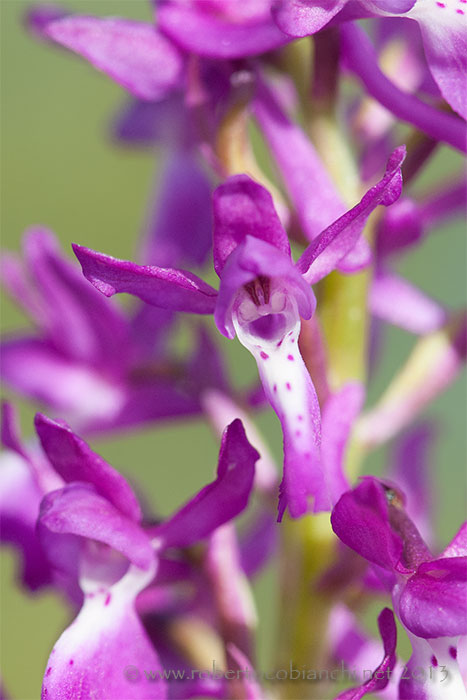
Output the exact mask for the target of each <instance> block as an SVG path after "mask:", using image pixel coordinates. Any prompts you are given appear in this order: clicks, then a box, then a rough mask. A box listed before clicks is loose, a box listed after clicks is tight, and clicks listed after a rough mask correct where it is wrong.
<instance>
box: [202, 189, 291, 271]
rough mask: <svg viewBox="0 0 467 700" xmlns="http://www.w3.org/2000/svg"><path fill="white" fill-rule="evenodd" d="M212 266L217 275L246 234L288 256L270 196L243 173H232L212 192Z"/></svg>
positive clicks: (288, 250) (287, 243) (287, 247)
mask: <svg viewBox="0 0 467 700" xmlns="http://www.w3.org/2000/svg"><path fill="white" fill-rule="evenodd" d="M213 206H214V268H215V270H216V272H217V274H218V275H219V277H220V276H221V273H222V270H223V268H224V265H225V263H226V261H227V258H228V257H229V255H230V254H231V253H232V252H233V251H234V250H235V248H236V247H237V246H238V245H239V244H240V243H242V242H243V241H244V240H245V238H246V237H247V236H252V237H254V238H259V239H260V240H262V241H265V242H266V243H269V244H270V245H273V246H275V247H276V248H277V249H278V250H280V251H281V252H282V253H284V254H285V255H288V256H290V245H289V239H288V237H287V234H286V232H285V231H284V228H283V226H282V224H281V222H280V219H279V217H278V215H277V213H276V210H275V209H274V204H273V201H272V197H271V195H270V194H269V192H268V191H267V190H266V189H265V188H264V187H263V186H262V185H260V184H258V183H257V182H255V181H254V180H252V179H251V178H250V177H248V176H247V175H234V176H233V177H230V178H229V179H228V180H226V182H224V183H223V184H222V185H220V186H219V187H217V188H216V190H215V191H214V199H213Z"/></svg>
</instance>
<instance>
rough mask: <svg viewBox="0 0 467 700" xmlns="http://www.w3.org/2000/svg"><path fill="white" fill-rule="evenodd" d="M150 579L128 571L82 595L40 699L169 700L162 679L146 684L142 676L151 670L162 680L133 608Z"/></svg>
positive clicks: (56, 648)
mask: <svg viewBox="0 0 467 700" xmlns="http://www.w3.org/2000/svg"><path fill="white" fill-rule="evenodd" d="M148 578H149V576H148V574H147V573H143V572H141V571H137V570H134V569H132V568H130V569H129V571H128V573H127V574H126V575H125V576H124V577H123V578H122V579H121V580H120V581H119V582H117V583H116V584H114V585H113V586H111V587H109V588H103V589H101V590H100V591H99V592H97V593H94V594H92V595H88V596H86V598H85V602H84V605H83V607H82V608H81V610H80V613H79V615H78V617H77V618H76V619H75V620H74V621H73V622H72V624H71V625H70V626H69V627H68V628H67V629H66V630H65V632H63V634H62V636H61V637H60V639H59V640H58V641H57V643H56V644H55V646H54V648H53V650H52V653H51V655H50V658H49V661H48V663H47V668H46V671H45V674H44V681H43V686H42V695H41V697H42V700H50V699H51V698H60V699H61V700H76V699H77V698H83V700H84V699H85V698H92V697H99V698H104V697H105V698H123V697H126V698H132V700H162V699H165V698H166V697H167V694H166V686H165V682H164V681H163V680H162V679H159V680H158V681H157V682H148V681H147V679H146V677H145V676H144V670H149V669H151V670H152V671H153V672H154V673H157V672H158V671H160V672H161V675H162V668H161V664H160V661H159V658H158V656H157V653H156V651H155V649H154V648H153V646H152V644H151V642H150V640H149V638H148V636H147V634H146V631H145V630H144V627H143V625H142V624H141V622H140V620H139V618H138V616H137V614H136V611H135V608H134V601H135V598H136V596H137V594H138V593H139V591H140V590H142V589H143V588H144V586H145V585H147V583H148V582H149V581H148ZM132 674H133V675H132Z"/></svg>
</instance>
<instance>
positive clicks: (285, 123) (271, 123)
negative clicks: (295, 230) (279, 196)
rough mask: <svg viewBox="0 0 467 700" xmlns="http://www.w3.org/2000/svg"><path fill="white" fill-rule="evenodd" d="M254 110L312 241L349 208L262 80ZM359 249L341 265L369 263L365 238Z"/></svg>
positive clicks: (351, 266)
mask: <svg viewBox="0 0 467 700" xmlns="http://www.w3.org/2000/svg"><path fill="white" fill-rule="evenodd" d="M253 111H254V114H255V117H256V119H257V121H258V124H259V126H260V129H261V132H262V133H263V134H264V136H265V138H266V140H267V141H268V143H269V146H270V148H271V151H272V153H273V156H274V158H275V160H276V162H277V164H278V166H279V169H280V172H281V175H282V178H283V181H284V184H285V186H286V188H287V190H288V193H289V195H290V198H291V200H292V202H293V204H294V207H295V209H296V211H297V214H298V217H299V220H300V224H301V227H302V229H303V232H304V234H305V236H306V237H307V239H308V240H309V241H312V240H313V239H314V238H316V237H317V236H318V234H319V233H320V232H321V231H322V230H323V228H325V227H326V226H329V224H331V223H332V222H333V221H334V220H335V219H337V217H338V216H340V215H341V214H343V213H344V212H345V210H346V207H345V205H344V203H343V201H342V199H341V198H340V196H339V194H338V192H337V190H336V188H335V186H334V183H333V182H332V180H331V178H330V176H329V175H328V173H327V171H326V169H325V167H324V165H323V163H322V162H321V161H320V159H319V156H318V154H317V153H316V151H315V149H314V147H313V144H312V143H311V141H310V140H309V139H308V138H307V136H306V135H305V133H304V132H303V131H302V129H301V128H300V127H299V126H298V125H297V124H295V123H293V122H292V121H291V120H290V119H289V117H288V116H287V115H286V114H285V112H284V111H283V110H282V109H281V106H280V104H279V102H278V101H277V100H276V99H275V96H274V95H273V93H272V91H270V90H269V89H268V88H267V86H266V85H265V83H264V82H262V81H261V82H260V83H259V88H258V91H257V95H256V99H255V101H254V104H253ZM357 247H358V250H355V251H352V252H354V258H352V257H351V253H350V254H348V255H347V256H346V258H345V260H343V261H342V264H343V263H344V262H345V263H346V266H345V267H346V271H347V272H350V271H353V270H355V269H360V268H361V267H363V266H365V264H368V262H369V261H370V258H371V251H370V250H369V247H368V245H367V244H366V242H365V241H363V239H359V240H358V241H357Z"/></svg>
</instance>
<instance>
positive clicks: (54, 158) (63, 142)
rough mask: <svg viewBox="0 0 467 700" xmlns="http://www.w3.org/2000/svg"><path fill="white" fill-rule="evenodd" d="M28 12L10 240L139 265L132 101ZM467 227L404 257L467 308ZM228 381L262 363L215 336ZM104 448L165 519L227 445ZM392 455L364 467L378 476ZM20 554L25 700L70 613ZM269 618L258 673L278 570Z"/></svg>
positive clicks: (16, 637) (456, 459) (450, 441)
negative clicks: (37, 584)
mask: <svg viewBox="0 0 467 700" xmlns="http://www.w3.org/2000/svg"><path fill="white" fill-rule="evenodd" d="M30 5H31V3H27V2H24V1H23V0H1V13H2V22H1V51H2V80H1V109H2V121H1V168H2V177H1V183H2V194H1V204H2V211H1V243H2V247H3V248H8V249H10V250H19V248H20V240H21V235H22V232H23V231H24V229H25V228H26V227H27V226H30V225H32V224H43V225H46V226H48V227H50V228H51V229H53V230H54V231H55V232H56V233H57V235H58V236H59V238H60V240H61V241H62V243H63V246H64V248H65V250H67V251H69V250H70V247H69V246H70V242H71V241H75V242H78V243H81V244H84V245H89V246H91V247H94V248H96V249H98V250H102V251H105V252H108V253H111V254H113V255H116V256H118V257H123V258H125V257H129V258H131V257H133V256H134V253H135V247H136V241H137V236H138V232H139V231H140V229H141V225H142V222H143V220H144V215H145V207H146V204H147V200H148V197H149V196H150V194H151V192H152V190H153V186H154V178H155V175H156V170H157V168H156V164H157V160H158V155H159V154H158V153H156V154H154V153H151V152H149V151H137V150H130V149H127V148H122V147H121V146H117V145H116V144H115V143H112V141H111V138H110V136H109V124H110V122H111V119H112V117H113V116H114V115H115V114H116V112H117V111H118V109H119V107H120V106H121V105H122V104H123V103H124V101H125V96H124V94H123V91H122V90H121V89H120V88H119V87H117V86H116V85H114V84H113V83H112V82H111V81H110V80H109V79H107V78H106V77H104V76H102V75H100V74H99V73H97V72H96V71H94V70H93V69H92V68H91V67H89V66H88V65H87V64H85V62H84V61H81V60H79V59H78V58H77V57H75V56H74V55H71V54H69V53H67V52H65V51H61V50H57V49H54V48H52V47H50V46H47V45H45V44H40V43H38V42H37V41H35V40H34V39H33V38H31V37H30V36H29V35H28V34H27V32H26V31H25V30H24V27H23V25H22V18H23V14H24V12H25V10H26V8H27V7H28V6H30ZM62 5H66V6H69V7H70V8H71V9H75V10H77V11H79V12H80V13H92V14H102V15H104V14H108V15H122V16H128V17H134V18H139V19H147V20H150V19H151V8H150V3H149V1H148V2H146V0H127V1H126V2H125V1H123V2H118V1H114V0H94V1H89V2H88V1H87V0H77V1H76V2H63V3H62ZM460 168H461V159H460V157H459V156H458V155H457V154H452V153H450V152H449V151H448V150H447V149H440V151H439V152H438V154H437V155H436V157H435V158H434V159H433V162H432V163H431V165H430V167H429V168H428V169H427V171H426V172H425V173H424V175H423V178H421V181H420V183H419V184H418V187H420V188H423V187H426V186H427V184H429V183H431V182H433V181H446V180H447V179H448V178H449V177H451V174H452V173H453V172H455V171H458V170H459V169H460ZM465 259H466V247H465V228H464V225H463V224H462V223H461V222H457V223H452V224H450V225H449V226H446V227H444V228H443V230H439V231H437V232H436V233H435V234H433V235H432V236H430V237H429V238H428V239H427V240H426V241H425V242H424V243H423V245H422V246H421V247H420V248H419V249H417V250H416V251H414V252H412V253H410V254H409V255H407V256H406V257H405V258H404V261H403V263H402V264H401V265H400V270H401V272H402V273H403V274H404V275H406V276H407V277H408V278H409V279H411V280H412V281H413V282H415V283H416V284H418V285H419V286H420V287H421V288H422V289H424V290H426V291H427V292H429V293H430V294H431V295H432V296H434V297H435V298H437V299H439V300H440V301H442V302H444V303H446V304H448V305H450V306H452V307H455V308H458V307H460V306H461V305H462V304H463V303H464V301H465ZM1 310H2V314H1V322H2V328H3V330H6V331H11V330H14V329H16V328H18V327H23V326H24V325H25V324H26V323H27V322H26V319H25V318H24V317H23V316H22V314H21V313H20V312H19V311H18V310H17V309H16V308H15V307H14V306H13V305H12V304H11V303H10V302H9V301H8V300H5V299H4V300H3V303H2V309H1ZM219 342H220V343H221V344H222V346H223V347H224V348H225V350H226V352H227V354H228V358H229V364H230V369H231V373H232V377H233V379H234V381H235V380H237V381H240V382H242V383H247V382H248V381H249V380H251V379H253V377H255V375H256V369H255V366H254V363H253V360H252V359H251V358H250V356H249V355H248V353H247V352H246V351H244V350H243V349H242V348H241V347H240V345H239V344H237V343H235V342H231V341H227V340H225V339H219ZM412 344H413V338H411V337H409V336H408V335H407V334H404V333H403V332H401V331H398V330H395V329H388V333H387V346H386V352H385V356H384V358H383V362H382V365H381V367H380V368H379V370H378V372H377V374H376V376H375V378H374V381H373V384H372V387H371V391H370V397H369V400H370V401H371V400H373V399H374V398H375V397H377V396H378V395H379V393H380V392H381V390H382V389H383V388H384V386H385V385H386V383H387V381H388V379H389V377H390V376H391V375H392V373H393V372H394V370H395V369H396V368H397V367H398V366H399V365H400V364H401V362H402V361H403V359H404V357H405V356H406V355H407V352H408V351H409V349H410V347H411V345H412ZM465 389H466V387H465V376H464V381H459V382H458V383H457V384H456V385H455V386H453V387H452V388H450V389H449V390H448V391H447V392H446V394H444V395H443V396H442V397H441V398H440V399H439V400H438V401H437V402H436V404H435V405H434V406H432V407H431V408H430V411H429V414H430V415H431V416H434V417H436V418H438V419H439V421H440V423H441V424H442V428H443V430H442V432H441V437H440V440H439V442H438V444H437V446H436V449H435V452H434V454H433V459H432V462H433V471H434V479H435V494H436V499H437V500H436V527H437V532H438V534H439V541H440V543H441V544H444V543H446V542H447V540H448V538H449V537H450V536H451V535H452V534H453V532H454V530H455V529H456V528H457V527H458V525H459V523H460V520H461V519H462V518H463V515H464V512H465V495H466V493H465V492H466V489H465V471H464V470H465V463H466V430H465V426H466V391H465ZM34 409H35V407H31V406H28V405H25V404H24V403H21V419H22V427H23V432H24V434H25V435H28V436H30V435H32V416H33V414H34ZM259 424H260V427H261V428H262V429H263V431H264V432H265V434H266V436H267V438H268V439H269V441H270V443H271V444H272V446H273V448H274V450H275V452H276V454H277V455H280V451H281V445H280V440H281V438H280V431H279V430H278V429H277V422H276V419H275V418H274V417H273V416H272V415H271V414H270V413H269V414H265V415H263V416H261V417H260V418H259ZM92 444H93V447H95V448H96V449H97V450H98V451H99V452H100V453H101V454H102V455H103V456H104V457H105V458H106V459H108V460H109V461H110V462H111V463H112V464H113V465H114V466H115V467H117V468H118V469H120V470H121V471H122V472H123V473H124V474H126V475H128V476H130V477H131V479H132V480H135V481H136V482H137V483H139V484H140V485H141V490H142V492H144V493H145V494H146V496H147V498H148V500H149V501H150V502H151V503H152V504H153V505H154V507H157V509H158V511H159V512H160V513H161V514H162V515H164V514H168V513H169V512H171V511H172V510H173V509H174V508H175V507H176V506H177V505H179V504H180V503H182V502H183V501H184V500H185V499H186V498H187V497H188V496H190V495H191V494H192V493H193V492H194V491H195V490H197V489H198V488H199V487H200V486H201V485H204V484H205V483H206V481H208V480H210V478H211V477H212V474H213V470H214V468H215V466H216V460H217V449H218V446H217V444H216V441H215V439H214V438H213V436H212V434H211V432H210V430H209V429H208V428H207V427H206V426H205V425H204V424H203V423H202V422H201V421H197V420H192V421H190V422H186V423H177V424H175V425H163V426H161V427H156V428H150V429H144V430H140V431H138V432H137V433H133V434H130V435H129V434H126V435H124V436H122V437H119V438H117V439H111V440H106V441H102V440H99V441H98V440H94V441H93V443H92ZM383 461H384V454H383V452H382V451H380V452H378V453H376V454H375V455H374V456H372V458H371V460H369V461H368V463H367V465H366V468H365V471H366V472H369V471H371V470H375V471H377V470H379V469H380V468H381V465H382V464H383ZM16 570H17V567H16V555H15V553H13V552H11V551H9V550H8V551H4V552H3V553H2V557H1V597H2V601H1V602H2V622H1V625H2V626H1V637H0V641H1V656H2V661H1V668H2V673H3V677H4V682H5V686H6V689H7V691H8V692H9V693H10V694H11V697H13V698H16V699H17V700H29V699H35V698H38V697H39V696H40V686H41V678H42V673H43V670H44V667H45V663H46V660H47V657H48V654H49V652H50V649H51V647H52V645H53V643H54V641H55V640H56V639H57V637H58V635H59V634H60V632H61V630H62V629H63V627H64V626H65V625H66V624H67V622H68V618H69V613H68V612H67V610H66V609H65V608H64V607H63V606H62V604H61V602H60V601H59V600H58V599H57V598H56V597H55V596H54V595H52V594H50V593H40V594H38V595H37V596H35V597H31V596H27V595H25V594H24V593H23V592H22V591H21V590H20V588H19V587H18V586H17V584H16V583H15V576H16ZM256 591H257V593H258V595H257V600H258V607H259V615H260V621H261V622H260V638H261V654H260V658H261V665H262V668H264V669H267V668H269V667H271V661H270V660H269V657H270V652H271V648H272V644H273V640H274V635H275V613H276V599H277V594H278V593H277V591H276V588H275V577H274V571H273V570H268V571H266V572H265V573H264V574H263V575H262V576H261V577H260V580H259V581H258V583H257V585H256Z"/></svg>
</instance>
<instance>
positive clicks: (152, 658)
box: [36, 414, 258, 698]
mask: <svg viewBox="0 0 467 700" xmlns="http://www.w3.org/2000/svg"><path fill="white" fill-rule="evenodd" d="M36 429H37V432H38V435H39V438H40V441H41V444H42V447H43V449H44V452H45V453H46V455H47V457H48V459H49V461H50V463H51V464H52V465H53V468H54V469H55V470H56V472H57V473H58V474H59V475H60V477H61V478H62V479H63V481H64V482H65V485H64V486H63V487H62V488H60V489H58V490H55V491H51V492H49V493H47V494H46V496H45V498H44V499H43V501H42V504H41V512H40V515H39V519H38V526H37V527H38V534H39V538H40V540H41V542H42V544H43V547H44V549H45V551H46V552H47V555H48V556H49V557H50V559H51V561H52V562H53V563H54V564H55V565H56V566H57V567H60V568H62V569H63V568H64V567H66V568H68V570H69V572H70V573H72V572H74V574H75V575H76V576H77V578H78V580H79V585H80V587H81V588H82V590H83V593H84V603H83V607H82V608H81V610H80V612H79V614H78V616H77V618H76V619H75V621H74V622H73V623H72V624H71V626H70V627H69V628H68V629H67V630H66V631H65V632H64V633H63V635H62V636H61V637H60V639H59V640H58V642H57V644H56V645H55V647H54V649H53V651H52V653H51V656H50V660H49V663H48V666H47V670H46V673H45V676H44V685H43V691H42V697H43V698H46V697H56V696H57V693H58V694H60V697H69V698H74V697H76V694H77V692H78V688H80V691H79V692H84V693H85V695H86V696H87V695H90V694H91V692H92V693H94V694H96V693H97V694H98V695H100V696H101V695H102V696H106V695H107V694H109V693H110V695H111V697H122V694H123V695H124V694H125V693H126V694H131V697H138V698H149V697H157V698H165V697H167V693H166V685H165V683H164V682H163V680H161V682H160V683H158V684H157V685H154V686H148V685H147V684H141V685H140V686H138V687H137V688H136V689H134V690H132V686H131V678H130V677H129V676H125V675H124V670H125V668H126V667H127V666H132V667H134V666H136V667H139V668H140V669H143V668H152V669H156V670H157V669H159V670H162V667H161V664H160V661H159V658H158V654H157V651H156V649H155V648H154V647H153V645H152V644H151V641H150V639H149V637H148V636H147V633H146V632H145V630H144V628H143V626H142V623H141V621H140V620H139V618H138V616H137V613H136V610H135V607H134V605H135V600H136V597H137V595H138V594H139V593H140V592H142V591H143V590H144V589H146V588H147V587H148V585H149V584H152V582H157V562H158V559H159V558H160V557H161V556H162V554H163V553H164V551H165V549H167V548H174V547H181V548H185V547H189V546H191V545H192V544H194V543H196V542H198V541H200V540H203V539H206V538H208V537H209V536H210V535H211V533H213V532H215V531H218V530H219V529H222V528H221V526H222V525H224V524H225V523H226V522H228V521H230V520H231V519H232V518H234V517H235V516H236V515H238V513H240V512H241V511H242V510H243V509H244V508H245V507H246V505H247V503H248V498H249V495H250V492H251V488H252V484H253V478H254V465H255V462H256V460H257V459H258V454H257V452H256V451H255V450H254V449H253V448H252V447H251V446H250V445H249V443H248V441H247V439H246V437H245V433H244V430H243V427H242V425H241V422H240V421H234V423H232V424H231V425H230V426H229V427H228V428H227V429H226V431H225V432H224V435H223V438H222V443H221V451H220V456H219V465H218V473H217V478H216V480H215V481H214V482H212V483H211V484H210V485H208V486H206V487H205V488H204V489H202V490H201V491H200V492H199V493H198V494H197V495H196V496H195V497H194V498H193V499H191V500H190V501H189V502H188V503H187V504H186V505H185V506H183V507H182V508H181V509H180V510H179V511H177V512H176V513H175V514H174V515H173V516H171V517H170V518H168V519H167V520H166V521H164V522H163V523H161V524H160V525H157V526H146V525H145V524H144V523H142V514H141V509H140V506H139V504H138V501H137V499H136V497H135V495H134V493H133V491H132V489H131V488H130V486H129V485H128V483H127V482H126V481H125V479H124V478H123V477H122V476H121V475H120V474H119V473H118V472H116V471H115V470H114V469H113V468H112V467H111V466H110V465H108V464H107V463H106V462H105V461H104V460H103V459H102V458H101V457H99V456H98V455H97V454H95V453H94V452H92V450H91V449H90V448H89V447H88V445H87V444H86V443H85V442H84V441H83V440H81V439H80V438H79V437H77V436H76V435H75V434H74V433H73V432H72V431H71V430H70V428H69V427H68V426H67V425H66V424H64V423H62V422H57V421H52V420H50V419H49V418H46V417H45V416H42V415H40V414H39V415H38V416H37V417H36ZM91 540H92V542H91ZM90 630H92V634H91V633H90ZM91 638H92V643H90V641H89V640H90V639H91ZM109 651H110V652H111V653H109ZM91 661H92V663H91ZM122 674H123V675H122Z"/></svg>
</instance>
